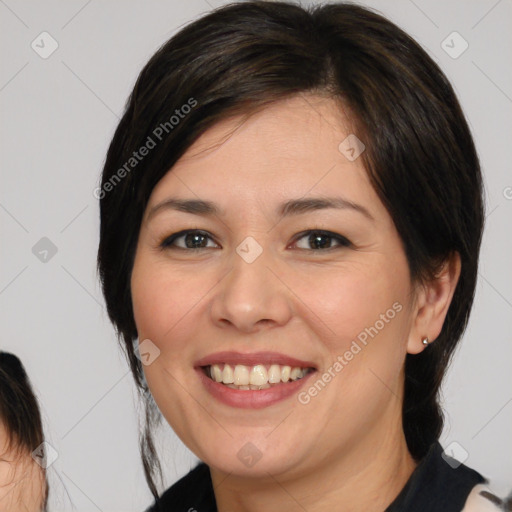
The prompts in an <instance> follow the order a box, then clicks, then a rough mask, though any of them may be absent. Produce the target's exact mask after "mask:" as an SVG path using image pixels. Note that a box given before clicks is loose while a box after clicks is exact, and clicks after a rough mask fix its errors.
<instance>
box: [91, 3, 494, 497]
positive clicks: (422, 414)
mask: <svg viewBox="0 0 512 512" xmlns="http://www.w3.org/2000/svg"><path fill="white" fill-rule="evenodd" d="M306 92H313V93H318V94H323V95H328V96H329V97H331V98H333V99H335V100H337V102H338V103H339V104H340V105H343V108H346V109H347V111H348V112H350V113H351V119H350V121H351V123H352V124H353V126H354V133H355V134H356V135H357V137H358V138H359V139H361V140H362V141H364V144H365V145H366V151H365V152H364V153H363V154H362V156H361V158H363V159H364V163H365V166H366V169H367V172H368V175H369V177H370V180H371V183H372V186H373V187H374V189H375V190H376V192H377V194H378V195H379V197H380V199H381V200H382V202H383V204H384V205H385V207H386V208H387V210H388V211H389V213H390V215H391V217H392V219H393V221H394V223H395V226H396V228H397V230H398V233H399V235H400V237H401V240H402V243H403V246H404V250H405V252H406V255H407V259H408V263H409V269H410V275H411V279H412V281H413V282H415V283H422V282H426V281H427V280H429V279H431V278H432V277H434V276H435V275H436V273H437V272H438V271H439V270H440V266H441V264H442V263H443V262H444V261H446V260H447V258H449V257H450V256H451V255H452V254H453V253H454V252H458V253H459V254H460V257H461V264H462V270H461V275H460V279H459V282H458V284H457V287H456V290H455V294H454V297H453V300H452V303H451V305H450V308H449V311H448V314H447V317H446V320H445V323H444V326H443V329H442V332H441V334H440V336H439V337H438V339H437V340H436V342H435V343H433V344H432V345H431V346H429V347H428V349H426V350H424V351H423V352H422V353H420V354H418V355H410V354H408V355H407V358H406V364H405V396H404V403H403V429H404V432H405V437H406V440H407V444H408V448H409V451H410V452H411V454H412V456H413V457H414V458H416V459H417V460H419V459H421V458H422V457H423V456H424V455H425V454H426V452H427V451H428V449H429V447H430V446H431V445H432V443H433V442H435V441H436V440H437V439H438V438H439V436H440V434H441V431H442V427H443V414H442V410H441V407H440V405H439V396H438V395H439V388H440V384H441V381H442V379H443V376H444V374H445V372H446V369H447V367H448V364H449V361H450V358H451V356H452V353H453V351H454V349H455V347H456V344H457V342H458V341H459V339H460V337H461V335H462V333H463V331H464V329H465V327H466V324H467V321H468V317H469V313H470V309H471V306H472V303H473V298H474V292H475V284H476V278H477V266H478V257H479V248H480V242H481V237H482V230H483V221H484V205H483V199H482V178H481V173H480V166H479V162H478V157H477V154H476V151H475V147H474V143H473V140H472V137H471V133H470V130H469V128H468V124H467V122H466V120H465V118H464V115H463V112H462V110H461V107H460V105H459V103H458V101H457V98H456V96H455V93H454V91H453V88H452V87H451V85H450V83H449V82H448V80H447V78H446V77H445V75H444V74H443V73H442V71H441V70H440V69H439V67H438V66H437V65H436V64H435V63H434V62H433V61H432V59H431V58H430V57H429V56H428V55H427V53H426V52H425V51H424V50H423V49H422V48H421V47H420V46H419V45H418V44H417V43H416V42H415V41H414V40H413V39H412V38H411V37H409V36H408V35H407V34H406V33H405V32H403V31H402V30H401V29H400V28H398V27H397V26H396V25H394V24H393V23H391V22H390V21H389V20H387V19H386V18H384V17H382V16H381V15H379V14H377V13H375V12H373V11H371V10H369V9H366V8H363V7H360V6H357V5H354V4H348V3H338V4H328V5H315V6H311V7H307V8H306V7H301V6H299V5H296V4H292V3H286V2H263V1H254V2H251V1H249V2H240V3H235V4H231V5H228V6H225V7H223V8H220V9H217V10H216V11H213V12H211V13H209V14H208V15H206V16H204V17H202V18H200V19H198V20H196V21H194V22H193V23H191V24H189V25H188V26H186V27H185V28H183V29H182V30H180V31H179V32H178V33H177V34H176V35H174V36H173V37H172V38H171V39H170V40H169V41H168V42H167V43H165V44H164V45H163V46H162V47H161V48H160V49H159V50H158V51H157V52H156V54H155V55H154V56H153V57H152V58H151V59H150V60H149V62H148V63H147V64H146V66H145V67H144V69H143V70H142V72H141V73H140V75H139V77H138V79H137V82H136V84H135V87H134V89H133V92H132V93H131V96H130V98H129V100H128V103H127V106H126V110H125V113H124V115H123V117H122V119H121V121H120V123H119V126H118V128H117V130H116V132H115V134H114V137H113V140H112V142H111V145H110V148H109V150H108V154H107V158H106V162H105V166H104V169H103V174H102V180H101V188H100V189H98V191H99V198H100V199H101V201H100V211H101V229H100V243H99V249H98V271H99V275H100V278H101V282H102V287H103V293H104V296H105V300H106V304H107V310H108V314H109V317H110V319H111V321H112V322H113V324H114V326H115V327H116V330H117V333H118V336H119V338H120V341H121V345H122V346H123V347H124V349H125V351H126V355H127V357H128V361H129V364H130V367H131V370H132V372H133V375H134V378H135V380H136V383H137V385H138V386H139V389H140V390H141V391H143V392H144V394H143V396H144V397H145V399H146V400H147V403H148V404H149V405H148V408H147V409H146V426H145V429H144V432H143V433H142V435H141V452H142V456H143V463H144V469H145V472H146V479H147V481H148V484H149V486H150V488H151V490H152V492H153V494H154V496H155V497H157V491H156V487H155V485H154V482H153V478H152V477H153V476H154V474H155V468H158V469H159V464H158V460H157V457H156V454H155V449H154V446H153V443H152V438H151V425H152V424H153V423H156V422H158V421H159V419H160V417H159V416H158V413H157V412H156V411H155V410H154V407H155V405H154V403H151V400H149V399H148V393H147V386H146V384H145V382H144V380H143V373H142V367H141V364H140V361H139V360H138V359H137V357H136V355H135V353H134V341H135V340H136V338H137V329H136V325H135V321H134V316H133V310H132V302H131V294H130V276H131V270H132V267H133V261H134V255H135V248H136V243H137V238H138V234H139V230H140V225H141V219H142V216H143V213H144V210H145V207H146V204H147V202H148V199H149V196H150V194H151V192H152V190H153V188H154V187H155V185H156V184H157V183H158V181H159V180H160V179H161V178H162V177H163V176H164V175H165V174H166V173H167V172H168V171H169V170H170V169H172V167H173V165H174V164H175V163H176V161H177V160H178V159H179V158H180V157H181V156H182V155H183V153H184V152H185V151H186V150H187V148H189V147H190V146H191V144H192V143H193V142H194V141H195V140H196V139H197V138H198V137H199V136H200V135H201V134H203V133H204V132H205V131H206V130H208V128H210V127H212V126H213V125H214V124H215V123H218V122H219V121H221V120H223V119H226V118H228V117H231V116H234V115H240V114H242V115H245V114H250V113H252V112H254V111H257V110H258V109H261V108H264V107H265V106H266V105H269V104H270V103H272V102H275V101H278V100H280V99H284V98H287V97H291V96H293V95H296V94H300V93H306ZM191 100H192V102H195V106H194V107H193V108H187V109H185V108H184V107H183V108H182V106H185V105H192V102H191ZM178 114H179V116H178ZM172 116H174V120H172ZM178 117H179V118H178ZM157 128H159V130H158V129H157ZM155 133H157V134H159V136H161V137H156V135H155ZM150 139H151V140H153V142H155V143H156V144H155V146H154V147H153V148H152V149H151V150H150V151H149V153H148V154H147V155H146V156H145V157H144V158H141V159H140V160H139V159H137V161H136V162H135V161H131V160H130V159H131V158H132V156H133V152H134V151H137V150H138V148H140V147H142V146H144V145H149V144H148V141H149V140H150ZM157 139H158V140H157ZM127 162H131V164H135V165H131V164H130V166H129V167H128V166H127ZM122 169H124V171H123V170H122Z"/></svg>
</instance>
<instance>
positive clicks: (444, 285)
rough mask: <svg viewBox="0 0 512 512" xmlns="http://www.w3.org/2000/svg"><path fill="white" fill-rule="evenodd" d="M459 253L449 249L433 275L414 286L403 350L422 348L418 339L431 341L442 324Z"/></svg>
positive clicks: (455, 279)
mask: <svg viewBox="0 0 512 512" xmlns="http://www.w3.org/2000/svg"><path fill="white" fill-rule="evenodd" d="M460 268H461V264H460V255H459V253H458V252H453V253H452V254H451V255H450V257H449V258H448V259H447V260H446V261H445V262H444V264H443V267H442V268H441V270H440V272H439V273H438V274H437V276H436V277H435V278H434V279H432V280H431V281H430V282H428V283H425V284H423V285H421V286H419V287H418V289H417V291H416V294H417V295H416V300H415V306H414V313H413V324H412V327H411V331H410V333H409V340H408V342H407V352H408V353H409V354H418V353H419V352H422V351H423V349H425V347H426V345H424V344H423V342H422V340H423V339H424V338H428V340H429V342H432V341H434V340H435V339H436V338H437V337H438V336H439V334H440V333H441V329H442V328H443V324H444V320H445V318H446V314H447V313H448V308H449V307H450V304H451V301H452V298H453V294H454V293H455V288H456V286H457V283H458V281H459V277H460Z"/></svg>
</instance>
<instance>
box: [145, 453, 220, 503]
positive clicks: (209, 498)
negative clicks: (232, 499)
mask: <svg viewBox="0 0 512 512" xmlns="http://www.w3.org/2000/svg"><path fill="white" fill-rule="evenodd" d="M216 510H217V509H216V505H215V495H214V493H213V486H212V481H211V477H210V469H209V468H208V466H207V465H206V464H205V463H204V462H200V463H199V464H197V466H196V467H195V468H193V469H192V470H190V471H189V472H188V473H187V474H186V475H185V476H184V477H182V478H181V479H180V480H178V481H177V482H176V483H175V484H173V485H172V486H171V487H169V489H167V490H166V491H165V492H164V493H163V494H162V496H160V498H159V499H158V500H157V501H156V502H155V503H154V504H153V505H152V506H151V507H150V508H148V509H146V511H145V512H192V511H194V512H216Z"/></svg>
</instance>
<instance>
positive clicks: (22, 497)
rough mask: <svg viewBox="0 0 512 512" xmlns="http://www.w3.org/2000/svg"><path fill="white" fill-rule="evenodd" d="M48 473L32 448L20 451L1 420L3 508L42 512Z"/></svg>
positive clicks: (8, 511)
mask: <svg viewBox="0 0 512 512" xmlns="http://www.w3.org/2000/svg"><path fill="white" fill-rule="evenodd" d="M45 483H46V481H45V476H44V472H43V470H42V469H41V467H40V466H39V465H37V464H36V463H35V462H34V460H33V459H32V457H31V456H30V453H29V452H28V451H22V452H21V453H18V452H17V450H14V449H13V448H12V447H11V446H10V443H9V436H8V432H7V429H6V428H5V426H4V424H3V422H2V421H0V510H1V511H2V512H11V511H12V512H15V511H21V510H23V511H27V512H39V511H40V510H41V508H42V505H43V500H44V489H45Z"/></svg>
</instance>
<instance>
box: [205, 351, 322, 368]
mask: <svg viewBox="0 0 512 512" xmlns="http://www.w3.org/2000/svg"><path fill="white" fill-rule="evenodd" d="M219 363H226V364H230V365H237V364H242V365H245V366H255V365H257V364H279V365H288V366H292V367H293V366H299V367H301V368H316V367H315V364H314V363H313V362H312V361H304V360H301V359H297V358H295V357H290V356H287V355H286V354H280V353H279V352H251V353H241V352H234V351H225V352H215V353H214V354H210V355H208V356H206V357H203V358H201V359H199V360H198V361H196V362H195V366H211V365H212V364H219Z"/></svg>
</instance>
